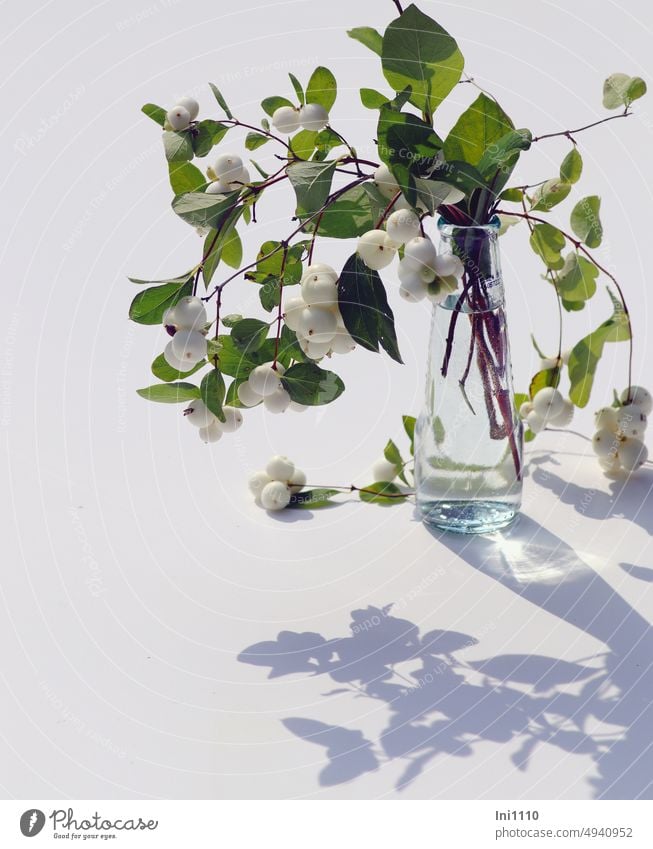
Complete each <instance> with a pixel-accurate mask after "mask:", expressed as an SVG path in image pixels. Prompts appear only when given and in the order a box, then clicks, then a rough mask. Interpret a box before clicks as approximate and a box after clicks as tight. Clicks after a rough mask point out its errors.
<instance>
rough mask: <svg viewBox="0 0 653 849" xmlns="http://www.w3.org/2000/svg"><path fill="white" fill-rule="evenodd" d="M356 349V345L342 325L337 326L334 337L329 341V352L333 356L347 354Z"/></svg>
mask: <svg viewBox="0 0 653 849" xmlns="http://www.w3.org/2000/svg"><path fill="white" fill-rule="evenodd" d="M355 347H356V343H355V342H354V340H353V338H352V337H351V335H350V333H349V331H348V330H347V328H346V327H345V326H344V325H338V330H337V331H336V335H335V336H334V337H333V339H332V341H331V350H332V351H333V353H334V354H349V353H350V352H351V351H353V350H354V349H355Z"/></svg>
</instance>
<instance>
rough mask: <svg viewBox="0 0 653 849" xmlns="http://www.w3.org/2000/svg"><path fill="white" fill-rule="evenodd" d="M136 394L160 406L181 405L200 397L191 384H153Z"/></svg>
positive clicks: (197, 388) (138, 390)
mask: <svg viewBox="0 0 653 849" xmlns="http://www.w3.org/2000/svg"><path fill="white" fill-rule="evenodd" d="M136 392H137V393H138V394H139V395H140V396H141V398H145V399H146V400H147V401H158V402H159V403H160V404H181V403H183V402H184V401H193V400H195V399H196V398H199V397H200V390H199V387H198V386H195V385H194V384H193V383H184V382H181V383H155V384H154V386H147V387H145V389H137V390H136Z"/></svg>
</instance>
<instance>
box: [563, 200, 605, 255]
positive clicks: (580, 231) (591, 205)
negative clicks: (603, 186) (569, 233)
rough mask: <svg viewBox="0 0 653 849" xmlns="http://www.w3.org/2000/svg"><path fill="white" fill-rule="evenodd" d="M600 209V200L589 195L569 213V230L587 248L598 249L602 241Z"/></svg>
mask: <svg viewBox="0 0 653 849" xmlns="http://www.w3.org/2000/svg"><path fill="white" fill-rule="evenodd" d="M600 209H601V198H599V197H597V196H596V195H589V196H588V197H585V198H583V199H582V200H579V201H578V203H577V204H576V206H575V207H574V208H573V209H572V211H571V219H570V220H571V229H572V230H573V231H574V233H575V234H576V235H577V236H578V238H579V239H580V240H581V242H584V243H585V244H586V245H587V247H588V248H598V246H599V245H600V244H601V240H602V239H603V226H602V225H601V219H600V218H599V211H600Z"/></svg>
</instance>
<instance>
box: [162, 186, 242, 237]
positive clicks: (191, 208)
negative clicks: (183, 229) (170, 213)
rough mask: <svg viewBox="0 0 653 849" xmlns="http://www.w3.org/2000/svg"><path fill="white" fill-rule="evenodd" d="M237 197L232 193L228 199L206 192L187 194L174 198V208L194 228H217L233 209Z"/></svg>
mask: <svg viewBox="0 0 653 849" xmlns="http://www.w3.org/2000/svg"><path fill="white" fill-rule="evenodd" d="M236 196H237V193H236V192H230V193H229V195H227V196H226V197H225V196H222V195H209V194H206V192H186V193H185V194H183V195H177V196H176V197H175V198H174V200H173V201H172V208H173V210H174V211H175V212H176V213H177V215H178V216H179V217H180V218H181V219H182V220H183V221H185V222H186V223H187V224H190V225H191V226H192V227H213V228H216V227H218V226H219V225H220V223H221V222H222V221H223V220H224V217H225V215H227V214H228V213H229V212H230V211H231V209H232V208H233V206H234V204H235V202H236V200H235V198H236Z"/></svg>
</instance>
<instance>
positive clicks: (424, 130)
mask: <svg viewBox="0 0 653 849" xmlns="http://www.w3.org/2000/svg"><path fill="white" fill-rule="evenodd" d="M377 135H378V151H379V156H380V157H381V159H382V161H383V162H385V163H386V165H387V166H388V167H389V168H390V171H391V172H392V175H393V176H394V178H395V180H396V181H397V183H398V184H399V186H400V188H401V189H402V191H403V193H404V194H405V196H406V199H407V200H408V202H409V203H410V204H411V205H412V206H415V204H416V203H417V196H416V192H415V178H416V177H418V176H420V175H423V174H425V173H428V172H430V170H431V169H432V168H433V166H434V164H435V162H436V160H437V156H438V154H439V152H440V150H441V148H442V142H441V140H440V138H439V137H438V136H437V135H436V134H435V133H434V132H433V128H432V127H431V125H430V124H428V123H427V122H426V121H422V120H421V119H420V118H418V117H417V116H416V115H412V114H411V113H409V112H397V111H396V109H394V108H392V107H389V106H383V107H382V108H381V109H380V111H379V123H378V127H377ZM408 152H409V154H410V155H408ZM437 177H438V178H439V177H440V174H439V173H438V174H437ZM445 182H448V181H445Z"/></svg>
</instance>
